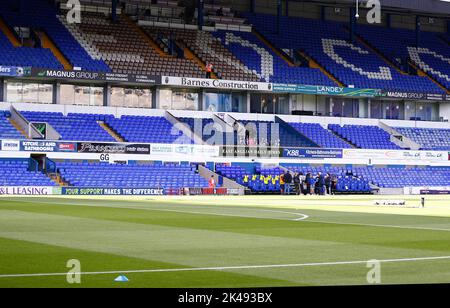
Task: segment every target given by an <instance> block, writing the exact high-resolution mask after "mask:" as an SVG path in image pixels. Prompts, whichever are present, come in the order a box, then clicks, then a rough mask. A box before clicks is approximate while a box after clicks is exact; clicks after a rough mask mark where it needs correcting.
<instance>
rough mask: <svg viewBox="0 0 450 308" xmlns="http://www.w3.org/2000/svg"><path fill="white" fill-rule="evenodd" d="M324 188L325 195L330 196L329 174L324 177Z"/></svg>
mask: <svg viewBox="0 0 450 308" xmlns="http://www.w3.org/2000/svg"><path fill="white" fill-rule="evenodd" d="M325 188H326V193H327V195H329V194H331V175H330V174H329V173H327V174H326V175H325Z"/></svg>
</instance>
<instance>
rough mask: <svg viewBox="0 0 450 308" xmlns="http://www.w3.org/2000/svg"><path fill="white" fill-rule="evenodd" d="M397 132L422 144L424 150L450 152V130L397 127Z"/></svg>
mask: <svg viewBox="0 0 450 308" xmlns="http://www.w3.org/2000/svg"><path fill="white" fill-rule="evenodd" d="M396 130H397V131H398V132H400V133H401V134H402V135H404V136H406V137H408V138H410V139H412V140H414V141H415V142H417V143H418V144H420V145H421V149H422V150H437V151H441V150H443V151H450V129H438V128H434V129H431V128H410V127H397V128H396Z"/></svg>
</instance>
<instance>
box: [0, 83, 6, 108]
mask: <svg viewBox="0 0 450 308" xmlns="http://www.w3.org/2000/svg"><path fill="white" fill-rule="evenodd" d="M4 90H5V81H4V80H3V78H0V102H4V101H5V99H4V97H3V96H4Z"/></svg>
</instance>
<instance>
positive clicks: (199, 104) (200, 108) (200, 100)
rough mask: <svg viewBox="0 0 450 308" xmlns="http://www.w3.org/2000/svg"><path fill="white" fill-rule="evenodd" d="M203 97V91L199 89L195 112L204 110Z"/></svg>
mask: <svg viewBox="0 0 450 308" xmlns="http://www.w3.org/2000/svg"><path fill="white" fill-rule="evenodd" d="M203 95H204V93H203V89H201V90H200V92H199V93H198V107H197V110H199V111H202V110H203V109H204V106H203V101H204V100H203Z"/></svg>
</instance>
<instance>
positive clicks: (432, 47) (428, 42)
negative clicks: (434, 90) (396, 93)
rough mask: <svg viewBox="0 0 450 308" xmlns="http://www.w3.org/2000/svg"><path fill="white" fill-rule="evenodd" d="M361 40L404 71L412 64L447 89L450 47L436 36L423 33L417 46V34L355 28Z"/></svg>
mask: <svg viewBox="0 0 450 308" xmlns="http://www.w3.org/2000/svg"><path fill="white" fill-rule="evenodd" d="M358 33H359V34H360V35H361V37H362V38H363V39H364V40H365V41H367V42H368V43H369V44H371V45H372V46H374V48H375V49H376V50H378V51H380V52H381V53H382V54H383V55H384V56H385V57H387V58H388V59H389V60H391V61H392V62H393V63H395V64H396V65H398V66H399V67H400V68H401V69H402V70H403V71H405V72H407V71H409V68H408V67H409V66H410V65H411V64H412V65H415V66H416V67H418V68H419V69H421V70H422V71H424V72H425V73H427V74H429V75H430V76H431V77H432V78H434V79H435V80H437V81H438V82H439V83H440V84H442V85H443V86H444V87H446V88H447V89H449V88H450V77H449V76H450V68H449V66H448V64H450V59H448V49H449V46H448V44H446V43H445V42H443V40H442V38H441V37H440V36H439V34H437V33H434V32H423V33H421V34H420V39H419V45H417V38H416V32H415V31H413V30H407V29H392V28H391V29H387V28H381V27H369V26H360V27H358Z"/></svg>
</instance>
